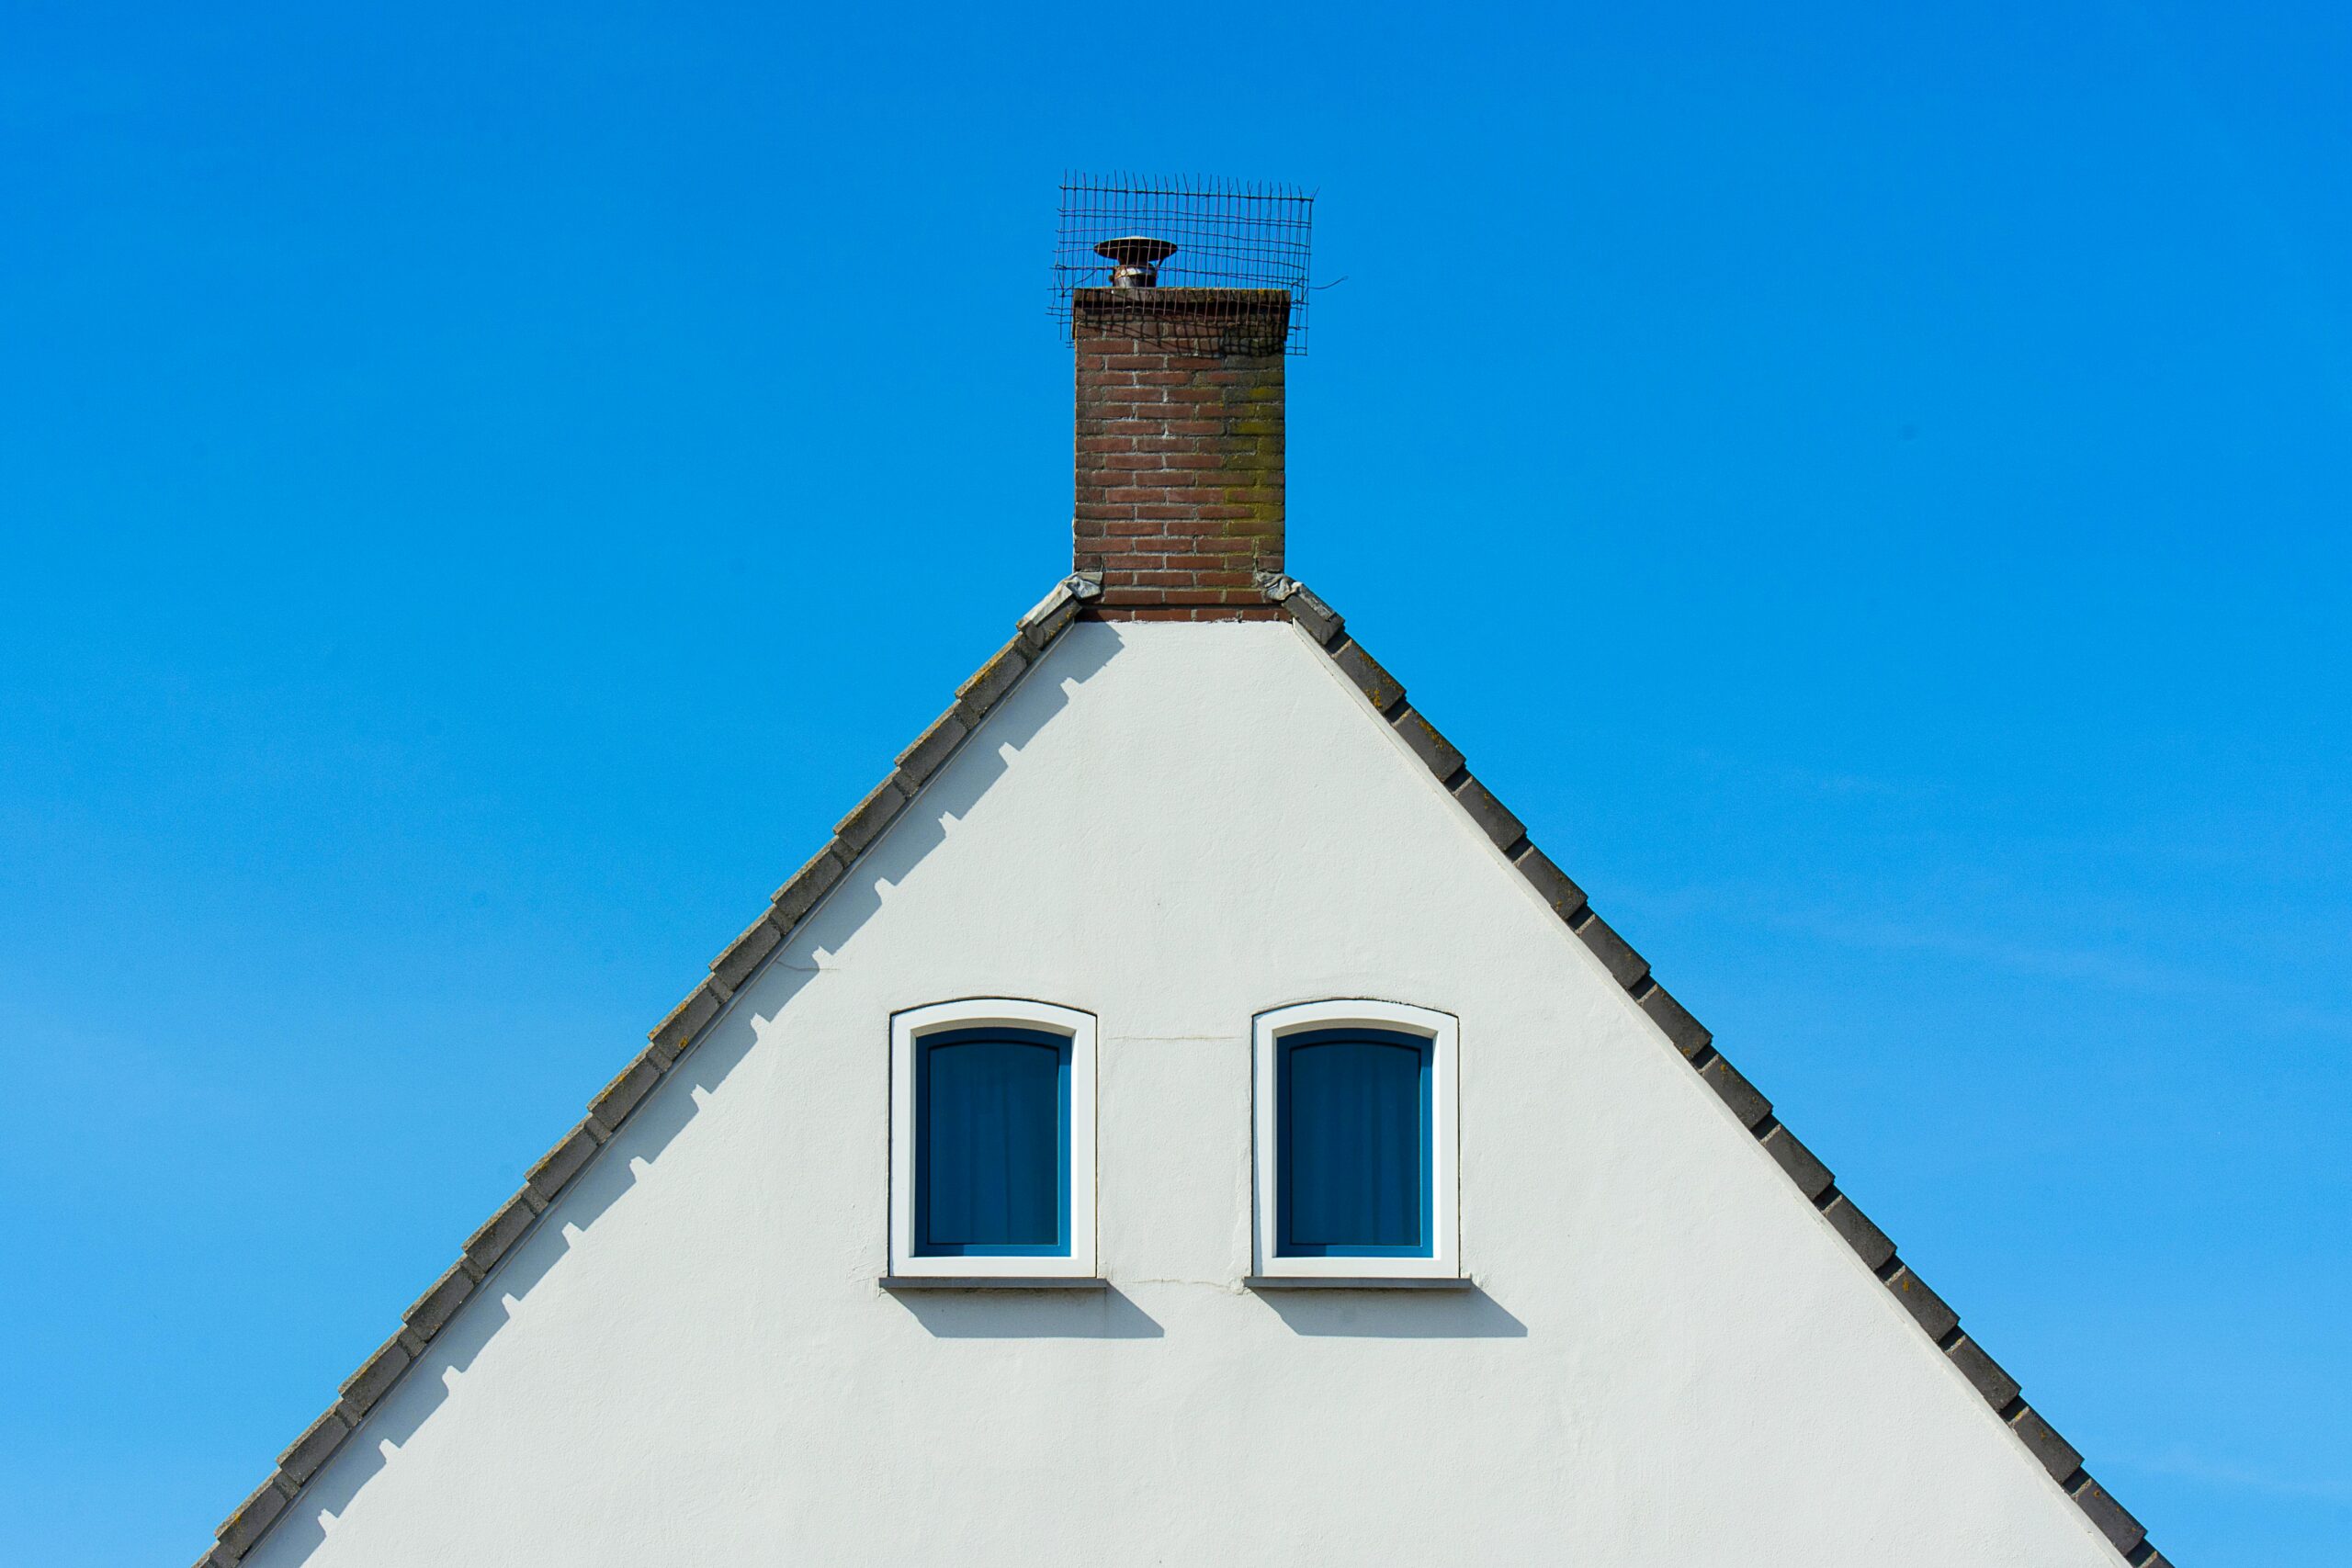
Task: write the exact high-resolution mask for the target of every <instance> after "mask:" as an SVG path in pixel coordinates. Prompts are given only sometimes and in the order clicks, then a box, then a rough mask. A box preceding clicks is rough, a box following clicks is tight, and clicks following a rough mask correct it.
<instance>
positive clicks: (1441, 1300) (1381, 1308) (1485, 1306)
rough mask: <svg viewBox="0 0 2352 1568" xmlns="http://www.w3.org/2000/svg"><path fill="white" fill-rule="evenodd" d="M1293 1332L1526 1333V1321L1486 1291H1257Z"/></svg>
mask: <svg viewBox="0 0 2352 1568" xmlns="http://www.w3.org/2000/svg"><path fill="white" fill-rule="evenodd" d="M1257 1296H1258V1299H1259V1300H1260V1301H1261V1302H1263V1303H1265V1304H1266V1306H1267V1308H1268V1310H1270V1311H1271V1312H1272V1313H1273V1314H1274V1315H1275V1316H1276V1317H1279V1318H1281V1319H1282V1320H1283V1323H1284V1324H1286V1325H1289V1328H1290V1331H1291V1332H1292V1333H1293V1334H1303V1335H1308V1336H1312V1337H1321V1338H1337V1339H1524V1338H1526V1337H1527V1325H1525V1324H1523V1323H1521V1321H1520V1320H1519V1319H1518V1318H1516V1317H1513V1316H1512V1315H1511V1314H1510V1311H1509V1310H1508V1309H1507V1308H1505V1307H1504V1305H1503V1304H1502V1303H1500V1302H1498V1301H1497V1300H1495V1298H1494V1297H1492V1296H1490V1295H1488V1294H1487V1292H1484V1291H1479V1290H1469V1291H1380V1290H1372V1291H1261V1292H1257Z"/></svg>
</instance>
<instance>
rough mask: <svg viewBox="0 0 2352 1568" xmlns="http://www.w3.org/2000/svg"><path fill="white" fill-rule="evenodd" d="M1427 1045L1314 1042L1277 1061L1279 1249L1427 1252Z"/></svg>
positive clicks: (1376, 1040)
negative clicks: (1279, 1102) (1280, 1126)
mask: <svg viewBox="0 0 2352 1568" xmlns="http://www.w3.org/2000/svg"><path fill="white" fill-rule="evenodd" d="M1428 1056H1429V1053H1428V1048H1427V1046H1426V1045H1425V1044H1424V1043H1421V1042H1419V1041H1417V1040H1408V1039H1398V1038H1395V1037H1383V1036H1377V1035H1375V1036H1369V1037H1367V1036H1365V1035H1363V1034H1362V1033H1354V1034H1352V1035H1350V1036H1345V1037H1340V1038H1330V1037H1328V1036H1321V1035H1313V1036H1308V1037H1306V1038H1305V1039H1301V1040H1297V1041H1294V1042H1292V1043H1288V1044H1287V1045H1285V1047H1284V1049H1283V1073H1282V1077H1283V1084H1282V1097H1283V1106H1282V1111H1283V1140H1284V1147H1283V1158H1282V1164H1283V1172H1282V1179H1283V1190H1282V1203H1281V1207H1282V1210H1283V1218H1284V1222H1285V1223H1284V1224H1283V1237H1282V1238H1281V1239H1282V1243H1283V1250H1285V1251H1298V1252H1335V1251H1337V1252H1346V1251H1355V1250H1359V1249H1364V1248H1374V1247H1377V1248H1381V1249H1383V1250H1387V1249H1392V1248H1393V1249H1397V1250H1407V1251H1409V1250H1414V1249H1419V1248H1421V1247H1425V1246H1426V1245H1427V1241H1428V1227H1427V1226H1426V1225H1425V1224H1424V1223H1423V1219H1424V1215H1423V1207H1424V1201H1423V1190H1424V1188H1425V1185H1426V1182H1427V1174H1426V1173H1427V1169H1428V1157H1429V1147H1428V1123H1429V1114H1428V1110H1427V1101H1426V1099H1425V1096H1424V1088H1423V1085H1424V1079H1425V1077H1426V1072H1427V1062H1428Z"/></svg>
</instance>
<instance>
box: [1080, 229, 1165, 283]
mask: <svg viewBox="0 0 2352 1568" xmlns="http://www.w3.org/2000/svg"><path fill="white" fill-rule="evenodd" d="M1094 254H1096V255H1098V256H1101V257H1102V258H1103V260H1105V261H1107V262H1109V263H1111V264H1112V265H1111V287H1112V288H1159V264H1160V263H1161V262H1164V261H1166V260H1167V259H1168V258H1169V257H1170V256H1172V255H1174V254H1176V246H1175V244H1174V243H1173V242H1171V241H1168V240H1155V239H1153V238H1151V237H1150V236H1149V235H1148V234H1123V235H1121V236H1120V237H1119V238H1117V239H1115V240H1105V241H1103V243H1101V244H1099V245H1097V246H1095V247H1094Z"/></svg>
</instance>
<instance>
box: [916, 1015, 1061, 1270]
mask: <svg viewBox="0 0 2352 1568" xmlns="http://www.w3.org/2000/svg"><path fill="white" fill-rule="evenodd" d="M1068 1058H1069V1052H1068V1049H1067V1045H1066V1043H1065V1042H1062V1041H1060V1040H1057V1039H1056V1038H1054V1037H1052V1036H1050V1035H1030V1034H1016V1033H1011V1032H1005V1031H1001V1030H999V1031H989V1032H956V1033H953V1034H949V1035H944V1036H941V1037H938V1038H935V1039H933V1040H931V1041H929V1042H927V1043H925V1044H924V1046H923V1048H922V1053H921V1066H920V1069H919V1075H918V1083H917V1105H916V1114H917V1117H918V1119H919V1120H918V1132H917V1134H916V1136H917V1148H916V1171H915V1187H916V1201H917V1204H918V1207H919V1210H920V1213H918V1214H917V1216H916V1222H917V1235H918V1238H919V1242H918V1245H919V1247H921V1249H922V1250H924V1251H929V1252H949V1253H954V1252H978V1251H1009V1250H1029V1251H1040V1252H1050V1251H1054V1250H1057V1249H1058V1248H1059V1247H1061V1246H1062V1245H1063V1244H1064V1242H1065V1240H1066V1238H1065V1236H1064V1234H1063V1231H1064V1227H1063V1224H1062V1216H1063V1213H1064V1212H1065V1209H1066V1207H1067V1200H1066V1198H1065V1196H1064V1194H1065V1192H1066V1190H1067V1170H1068V1166H1067V1162H1066V1159H1065V1157H1064V1149H1065V1147H1066V1145H1067V1143H1068V1136H1067V1126H1068V1122H1067V1114H1066V1105H1067V1095H1066V1092H1065V1089H1064V1083H1065V1079H1066V1063H1067V1061H1068Z"/></svg>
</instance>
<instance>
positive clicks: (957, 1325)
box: [890, 1289, 1168, 1339]
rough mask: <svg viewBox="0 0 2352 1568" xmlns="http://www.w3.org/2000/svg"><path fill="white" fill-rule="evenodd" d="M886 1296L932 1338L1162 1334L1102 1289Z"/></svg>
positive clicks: (1129, 1303) (1144, 1315) (1154, 1321)
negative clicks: (904, 1310)
mask: <svg viewBox="0 0 2352 1568" xmlns="http://www.w3.org/2000/svg"><path fill="white" fill-rule="evenodd" d="M890 1299H891V1300H892V1301H894V1302H896V1303H898V1304H899V1306H901V1307H903V1308H905V1309H906V1311H907V1313H908V1314H909V1315H910V1316H911V1317H912V1318H913V1319H914V1320H915V1321H916V1322H917V1323H920V1324H922V1325H923V1328H924V1329H925V1330H926V1331H927V1332H928V1333H930V1334H931V1336H932V1337H933V1338H936V1339H1159V1338H1161V1337H1165V1335H1166V1334H1167V1332H1168V1331H1167V1330H1166V1329H1164V1328H1162V1327H1160V1326H1159V1319H1158V1318H1155V1317H1153V1316H1152V1315H1151V1314H1149V1313H1148V1312H1146V1311H1144V1310H1143V1308H1141V1307H1139V1306H1137V1305H1136V1303H1134V1301H1133V1300H1131V1299H1130V1298H1128V1297H1127V1296H1125V1295H1122V1294H1121V1293H1120V1292H1117V1291H1114V1290H1108V1289H1105V1290H1101V1291H914V1292H904V1293H893V1294H891V1296H890Z"/></svg>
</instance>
